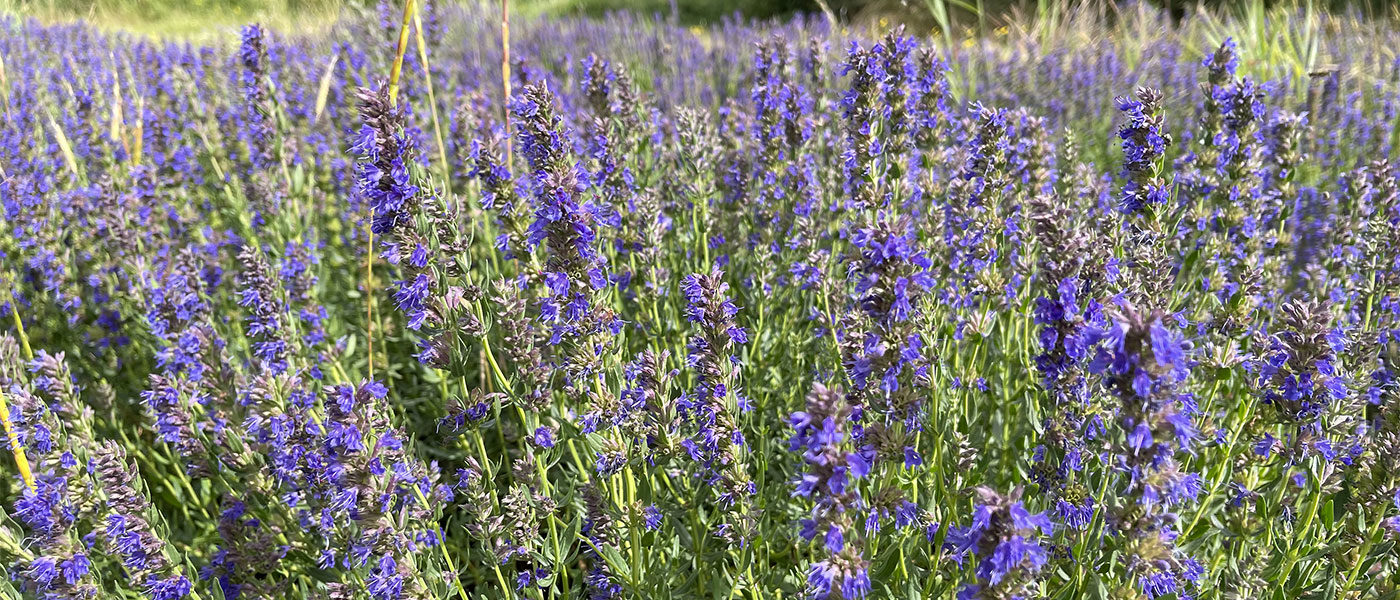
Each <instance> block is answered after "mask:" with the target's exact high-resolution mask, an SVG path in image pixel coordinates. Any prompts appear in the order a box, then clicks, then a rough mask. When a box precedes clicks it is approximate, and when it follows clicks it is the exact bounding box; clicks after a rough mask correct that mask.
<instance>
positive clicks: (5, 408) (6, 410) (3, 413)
mask: <svg viewBox="0 0 1400 600" xmlns="http://www.w3.org/2000/svg"><path fill="white" fill-rule="evenodd" d="M0 426H4V428H5V438H6V439H7V440H9V442H10V452H12V453H13V454H14V455H15V467H17V468H18V469H19V476H20V477H21V478H23V479H24V485H25V486H26V487H28V488H29V489H30V490H33V489H34V472H33V471H30V470H29V458H27V457H25V455H24V446H21V445H20V444H19V434H17V433H16V432H15V430H14V427H13V426H11V425H10V405H9V403H7V402H5V392H4V391H0Z"/></svg>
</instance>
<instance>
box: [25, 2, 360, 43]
mask: <svg viewBox="0 0 1400 600" xmlns="http://www.w3.org/2000/svg"><path fill="white" fill-rule="evenodd" d="M347 8H349V6H347V3H346V2H344V1H343V0H0V14H14V15H21V16H25V17H34V18H37V19H39V20H41V21H44V22H64V21H74V20H79V19H81V20H84V21H87V22H89V23H92V24H93V25H95V26H97V27H99V28H101V29H107V30H125V31H131V32H134V33H139V34H146V35H154V36H160V37H176V38H202V37H208V36H217V35H221V34H224V33H227V31H228V30H229V29H232V28H236V27H239V26H241V25H244V24H246V23H250V22H254V21H257V22H261V23H264V24H266V25H267V26H269V27H272V28H274V29H278V30H282V31H302V30H306V29H308V28H320V27H324V26H326V25H328V24H329V23H331V22H332V21H334V20H335V17H336V15H338V14H339V13H340V11H342V10H346V9H347Z"/></svg>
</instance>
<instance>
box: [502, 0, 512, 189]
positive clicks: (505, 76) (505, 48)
mask: <svg viewBox="0 0 1400 600" xmlns="http://www.w3.org/2000/svg"><path fill="white" fill-rule="evenodd" d="M501 90H502V91H504V92H505V96H504V97H503V98H501V108H503V109H505V118H506V121H505V123H506V168H510V163H511V139H510V0H501Z"/></svg>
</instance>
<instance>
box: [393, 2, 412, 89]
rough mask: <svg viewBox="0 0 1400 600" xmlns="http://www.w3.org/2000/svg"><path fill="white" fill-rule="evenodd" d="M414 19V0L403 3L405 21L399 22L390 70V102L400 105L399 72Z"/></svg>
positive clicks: (401, 70)
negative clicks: (397, 39) (410, 25)
mask: <svg viewBox="0 0 1400 600" xmlns="http://www.w3.org/2000/svg"><path fill="white" fill-rule="evenodd" d="M412 19H413V0H405V2H404V3H403V22H402V23H400V24H399V45H398V46H397V47H396V48H395V49H394V67H393V68H392V69H390V70H389V104H390V105H391V106H398V105H399V74H400V73H402V72H403V55H404V53H405V52H407V51H408V27H409V23H410V22H411V21H412Z"/></svg>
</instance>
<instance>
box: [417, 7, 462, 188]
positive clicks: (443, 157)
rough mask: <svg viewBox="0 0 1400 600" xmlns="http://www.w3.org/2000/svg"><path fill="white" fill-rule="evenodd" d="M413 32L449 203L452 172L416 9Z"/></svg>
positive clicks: (431, 72)
mask: <svg viewBox="0 0 1400 600" xmlns="http://www.w3.org/2000/svg"><path fill="white" fill-rule="evenodd" d="M413 31H414V34H415V37H416V38H417V40H418V61H419V62H421V63H423V82H424V83H426V84H428V111H429V112H431V113H432V115H433V136H434V137H435V138H437V149H438V162H439V163H440V164H441V166H442V184H443V188H444V189H445V190H446V191H447V198H448V199H449V201H450V200H451V198H452V171H451V168H450V167H449V166H448V164H447V146H446V145H445V144H443V142H442V122H441V120H440V119H438V107H437V95H436V94H434V93H433V71H432V69H429V68H428V65H429V63H428V43H427V42H426V41H425V40H424V39H423V20H422V19H420V18H419V17H418V8H417V7H414V9H413Z"/></svg>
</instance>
